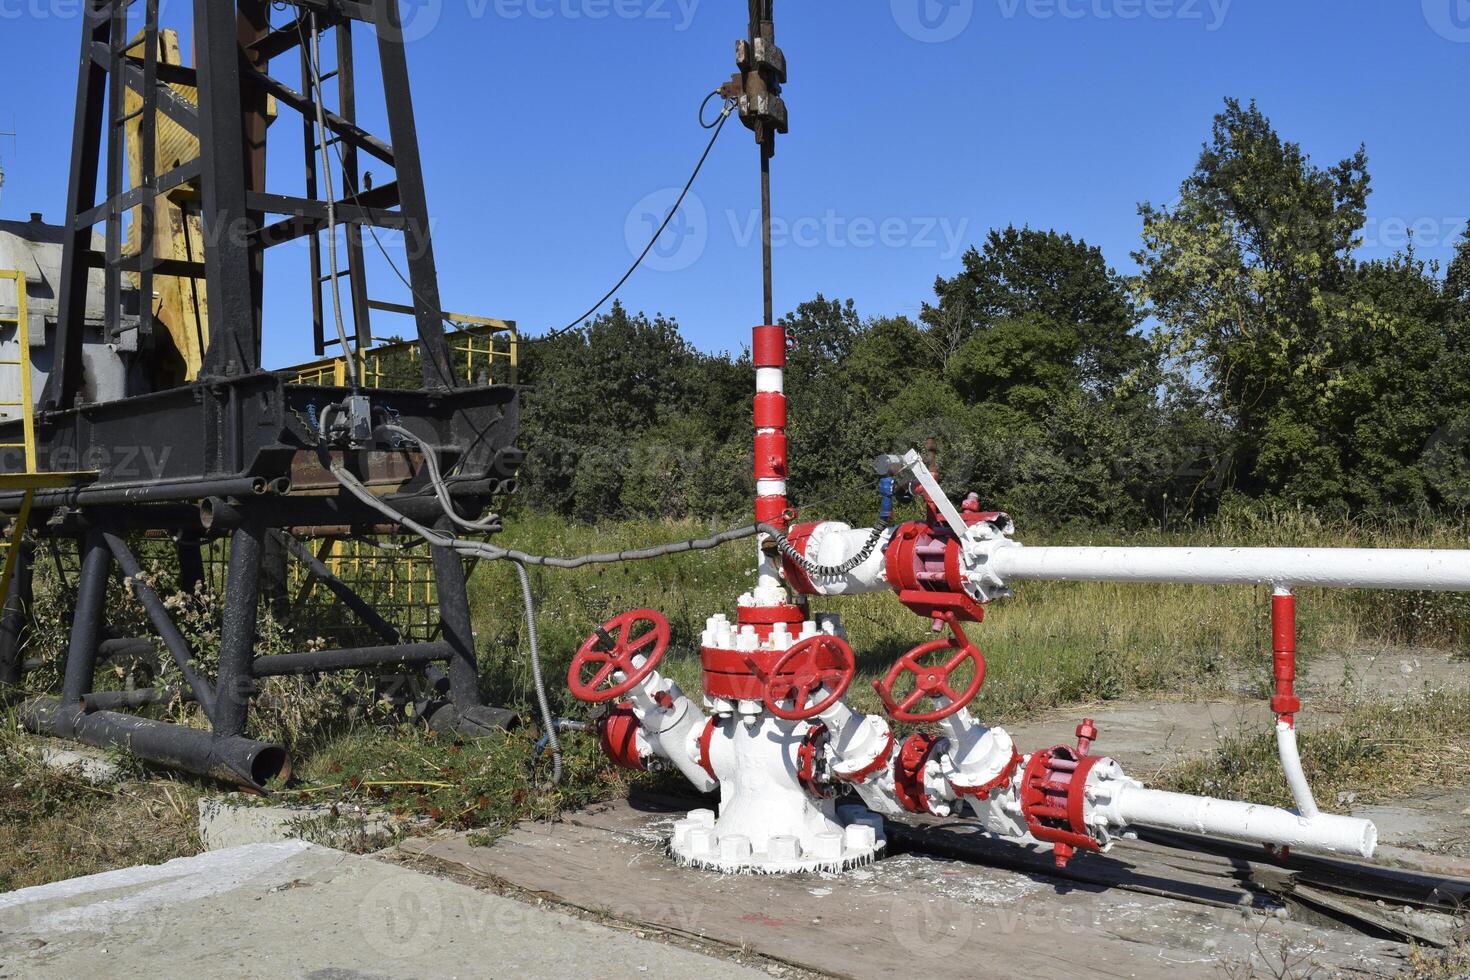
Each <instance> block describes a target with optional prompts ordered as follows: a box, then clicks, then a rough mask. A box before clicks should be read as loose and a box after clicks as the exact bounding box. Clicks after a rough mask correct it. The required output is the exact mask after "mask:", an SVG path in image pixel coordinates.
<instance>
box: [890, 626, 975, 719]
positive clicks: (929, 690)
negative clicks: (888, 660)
mask: <svg viewBox="0 0 1470 980" xmlns="http://www.w3.org/2000/svg"><path fill="white" fill-rule="evenodd" d="M949 625H950V629H952V630H954V634H955V635H954V637H953V638H952V639H948V640H934V641H932V642H930V643H925V644H923V645H922V646H917V647H914V648H913V649H912V650H910V651H909V652H908V653H906V654H904V655H903V656H902V657H899V658H898V660H897V662H896V663H894V665H893V666H892V667H891V668H890V669H889V671H888V673H887V675H885V676H884V677H883V679H882V680H876V681H874V682H873V687H874V688H876V689H877V691H878V697H880V698H882V699H883V706H884V707H885V708H887V709H888V713H889V715H891V716H892V717H893V719H894V720H895V721H909V722H918V723H923V722H930V721H939V720H940V719H941V718H948V717H949V716H950V715H952V714H954V713H955V712H957V711H959V710H960V709H961V708H963V707H964V706H965V705H967V704H969V703H970V701H972V700H973V699H974V697H975V695H976V694H979V693H980V686H981V685H982V684H984V683H985V655H984V654H982V653H981V652H980V648H979V647H977V646H975V644H973V643H971V642H970V641H969V640H968V639H966V638H965V634H964V633H963V632H961V631H960V628H959V625H958V624H956V623H955V622H954V621H953V620H951V621H950V624H949ZM940 653H942V654H944V662H943V663H941V664H938V665H932V666H928V665H925V663H924V659H925V658H926V657H932V656H934V655H936V654H940ZM966 661H972V662H973V663H974V665H975V676H974V677H973V678H971V680H970V683H969V684H968V685H966V687H965V689H964V690H963V691H956V690H955V689H954V687H953V686H951V684H950V682H949V678H950V676H951V675H952V674H953V673H954V672H955V671H956V670H958V669H959V668H960V667H962V666H964V664H965V662H966ZM904 674H913V675H914V688H913V690H912V691H910V692H909V693H908V694H906V695H904V696H903V699H902V700H900V699H898V698H896V697H894V694H893V689H894V686H895V685H896V684H897V683H898V681H899V679H900V678H901V677H902V676H903V675H904ZM941 697H942V698H946V699H948V701H949V703H948V704H946V705H944V706H942V707H939V708H936V709H935V710H933V711H928V712H918V711H915V710H914V708H915V707H916V706H917V705H918V704H919V702H921V701H923V700H924V699H925V698H941Z"/></svg>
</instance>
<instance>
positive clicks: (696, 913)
mask: <svg viewBox="0 0 1470 980" xmlns="http://www.w3.org/2000/svg"><path fill="white" fill-rule="evenodd" d="M682 812H683V810H682V808H681V807H680V806H678V805H672V804H670V805H665V803H664V802H661V801H658V800H650V799H641V798H640V799H638V800H636V801H634V802H631V803H630V802H616V803H611V804H605V805H601V806H598V807H593V808H589V809H588V810H584V811H578V812H576V813H572V814H568V815H566V819H565V820H564V821H562V822H559V823H554V824H540V823H538V824H522V825H520V826H518V827H516V828H515V829H514V830H512V831H511V832H510V833H508V834H505V835H504V836H502V837H500V838H498V839H497V840H496V841H495V843H494V845H493V846H490V847H477V846H475V845H473V844H471V843H470V841H469V839H468V837H467V836H466V835H463V834H460V835H453V836H446V837H437V838H413V839H410V840H408V841H405V842H404V843H403V844H401V845H399V850H400V851H402V852H403V853H405V854H407V855H411V856H413V857H415V858H416V859H417V860H419V861H422V862H425V863H426V864H429V865H437V866H440V867H443V868H446V869H449V870H452V871H453V872H454V873H455V874H457V875H466V876H470V877H471V878H473V877H475V876H480V877H482V879H483V880H486V881H493V882H495V883H497V884H499V885H508V886H510V887H513V888H517V889H520V890H522V891H523V892H524V893H527V894H534V895H541V896H550V897H552V898H554V899H555V900H557V901H559V902H562V903H564V904H566V905H569V906H573V907H576V908H580V909H586V910H589V911H595V912H597V913H598V914H600V915H605V916H615V917H617V918H618V919H620V920H621V921H623V922H625V923H627V924H628V925H630V926H632V927H639V926H645V927H649V928H657V929H659V930H661V931H664V932H667V933H669V934H672V935H681V936H686V937H689V938H692V939H697V940H699V941H702V942H709V943H719V944H721V945H723V946H725V947H727V948H731V949H747V950H753V951H756V952H758V953H761V954H763V955H765V956H767V957H769V958H770V959H773V960H779V961H781V962H783V963H786V964H789V965H791V966H793V967H796V968H799V969H805V970H810V971H813V972H818V973H827V974H835V975H838V976H844V977H853V978H860V980H861V978H869V977H872V978H889V977H918V976H987V977H988V976H1008V977H1009V976H1016V977H1034V978H1037V980H1053V978H1055V980H1062V978H1070V977H1079V976H1087V977H1096V978H1104V977H1116V978H1132V980H1179V978H1181V977H1195V976H1200V977H1206V976H1220V975H1231V976H1247V975H1250V976H1263V975H1283V974H1282V973H1281V972H1280V970H1279V969H1277V967H1279V966H1280V963H1273V960H1272V959H1271V957H1274V956H1276V955H1277V954H1276V951H1278V950H1284V951H1285V955H1286V956H1287V958H1288V959H1289V960H1290V961H1291V962H1293V963H1294V964H1299V965H1300V971H1299V972H1296V971H1294V970H1293V971H1288V972H1293V975H1303V976H1304V975H1307V974H1309V973H1315V974H1318V975H1322V976H1365V977H1367V976H1372V977H1377V976H1386V975H1390V974H1393V973H1396V972H1397V971H1398V970H1399V969H1401V968H1402V967H1403V965H1404V954H1405V947H1403V946H1401V945H1398V944H1395V943H1390V942H1386V941H1381V940H1376V939H1370V938H1367V937H1365V936H1361V935H1357V934H1353V933H1347V932H1342V931H1338V930H1334V929H1322V928H1318V927H1315V926H1312V925H1310V924H1308V923H1304V922H1298V921H1294V920H1291V919H1289V918H1282V917H1281V916H1282V915H1283V914H1284V912H1283V911H1282V910H1281V909H1280V908H1279V907H1266V908H1262V907H1261V906H1260V905H1259V904H1253V903H1252V902H1251V901H1250V899H1249V897H1248V896H1245V895H1243V894H1242V893H1241V890H1240V889H1239V888H1237V887H1236V883H1235V882H1234V881H1233V880H1230V879H1228V878H1225V877H1220V878H1217V879H1216V880H1214V881H1213V882H1211V881H1206V880H1204V877H1203V875H1202V874H1194V875H1192V876H1191V874H1190V873H1189V872H1187V871H1182V870H1180V869H1167V870H1166V871H1165V872H1163V873H1164V874H1165V875H1166V876H1167V877H1170V878H1174V877H1192V878H1193V879H1194V880H1195V882H1196V884H1197V885H1199V886H1201V889H1210V893H1209V894H1204V893H1203V892H1202V894H1201V898H1203V899H1208V901H1209V902H1210V904H1204V903H1203V902H1202V901H1179V900H1174V899H1170V898H1166V897H1164V896H1162V895H1158V894H1148V893H1146V891H1145V890H1140V887H1141V888H1146V887H1147V882H1145V881H1143V880H1142V877H1143V872H1141V871H1133V870H1128V869H1125V871H1126V873H1127V874H1129V875H1131V876H1132V877H1133V879H1134V880H1133V884H1134V885H1135V886H1139V887H1135V888H1134V889H1132V890H1124V889H1121V888H1108V887H1103V886H1100V885H1097V884H1089V883H1086V882H1079V881H1074V880H1064V879H1060V878H1056V877H1053V876H1051V875H1048V874H1043V873H1034V872H1032V873H1027V872H1016V871H1010V870H1005V869H1002V868H999V867H993V866H986V865H983V864H975V863H969V862H960V861H950V860H942V859H935V858H929V857H924V856H921V855H917V854H901V855H897V856H894V857H889V858H885V859H884V860H881V861H878V862H877V863H875V864H873V865H871V866H868V867H865V868H861V869H858V870H856V871H850V872H846V873H843V874H812V875H721V874H718V873H714V872H708V871H698V870H693V869H690V868H681V867H678V866H677V865H676V864H675V862H674V861H673V860H672V859H671V858H670V857H669V856H668V854H667V853H666V852H665V848H664V845H663V838H664V836H665V835H666V834H667V832H668V830H669V828H670V827H671V825H672V823H673V820H674V819H675V818H677V817H678V816H680V815H682ZM1090 857H1092V856H1090V855H1089V858H1090ZM1149 874H1153V872H1149ZM1161 880H1162V879H1161ZM1262 950H1266V951H1267V952H1266V953H1263V952H1262Z"/></svg>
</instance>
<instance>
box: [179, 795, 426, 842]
mask: <svg viewBox="0 0 1470 980" xmlns="http://www.w3.org/2000/svg"><path fill="white" fill-rule="evenodd" d="M410 823H411V821H407V820H400V819H395V818H394V817H392V816H390V815H389V814H386V813H382V812H378V811H373V810H368V809H361V808H357V807H352V806H350V805H346V804H338V805H325V804H301V803H295V804H288V805H270V806H267V805H263V804H261V803H260V802H259V800H258V799H247V798H246V797H245V796H243V795H241V794H235V795H233V796H224V797H220V796H209V797H204V798H203V799H201V800H200V801H199V838H200V840H201V841H202V842H203V844H204V849H205V850H206V851H218V850H222V849H224V848H227V847H242V846H244V845H246V844H273V843H276V842H278V841H284V840H307V841H311V842H312V843H313V844H320V845H322V846H323V847H335V848H341V849H344V850H351V851H356V852H362V851H369V850H377V849H379V848H381V847H385V846H387V845H388V844H390V843H392V841H393V838H394V837H395V836H396V834H397V832H398V831H399V830H400V829H402V828H404V827H407V826H408V825H409V824H410Z"/></svg>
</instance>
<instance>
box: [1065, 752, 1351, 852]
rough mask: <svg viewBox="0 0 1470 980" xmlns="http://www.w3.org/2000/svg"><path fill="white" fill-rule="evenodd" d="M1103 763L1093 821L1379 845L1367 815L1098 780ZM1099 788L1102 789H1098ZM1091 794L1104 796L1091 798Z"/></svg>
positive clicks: (1303, 844) (1283, 842) (1307, 842)
mask: <svg viewBox="0 0 1470 980" xmlns="http://www.w3.org/2000/svg"><path fill="white" fill-rule="evenodd" d="M1103 768H1104V767H1103V765H1102V764H1099V765H1098V766H1097V767H1096V768H1094V770H1093V773H1092V776H1091V777H1090V778H1089V780H1088V790H1087V793H1088V798H1089V801H1090V802H1091V803H1092V805H1091V806H1090V807H1089V811H1088V821H1089V823H1092V824H1093V825H1094V826H1096V825H1097V823H1098V822H1099V820H1101V821H1104V822H1105V823H1106V824H1107V825H1110V826H1112V827H1115V828H1123V827H1129V826H1142V827H1157V828H1159V829H1162V830H1177V831H1182V832H1184V833H1190V834H1203V835H1205V836H1209V837H1228V838H1230V839H1232V840H1240V841H1248V842H1250V843H1255V844H1273V845H1276V846H1281V847H1292V848H1296V849H1299V850H1304V851H1325V852H1327V853H1329V854H1351V855H1354V856H1357V857H1364V858H1368V857H1372V856H1373V851H1374V850H1375V849H1376V848H1377V846H1378V828H1376V827H1375V826H1373V823H1372V822H1371V821H1368V820H1359V819H1357V818H1355V817H1340V816H1337V815H1335V814H1330V813H1318V814H1317V815H1316V816H1315V817H1313V818H1312V819H1310V820H1309V819H1307V818H1305V817H1303V816H1299V815H1298V814H1295V813H1292V812H1291V811H1290V810H1282V809H1280V808H1278V807H1274V806H1263V805H1262V804H1259V803H1241V802H1238V801H1236V800H1217V799H1213V798H1211V797H1207V796H1188V795H1185V794H1184V793H1169V792H1166V791H1164V790H1157V789H1145V788H1143V787H1142V786H1140V785H1138V784H1137V783H1135V782H1134V781H1133V780H1129V779H1126V777H1124V778H1123V779H1107V778H1105V779H1103V780H1100V781H1099V780H1097V778H1096V777H1097V776H1098V775H1100V774H1101V773H1100V770H1103ZM1099 789H1100V790H1101V791H1102V792H1101V793H1100V794H1099V793H1096V791H1097V790H1099ZM1094 795H1100V796H1102V797H1104V798H1103V799H1098V800H1096V801H1093V797H1094Z"/></svg>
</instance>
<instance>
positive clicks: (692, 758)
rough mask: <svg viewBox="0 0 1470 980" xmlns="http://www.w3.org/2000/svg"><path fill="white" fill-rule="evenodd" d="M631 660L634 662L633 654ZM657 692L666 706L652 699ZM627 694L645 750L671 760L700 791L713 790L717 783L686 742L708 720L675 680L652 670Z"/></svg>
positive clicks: (693, 737)
mask: <svg viewBox="0 0 1470 980" xmlns="http://www.w3.org/2000/svg"><path fill="white" fill-rule="evenodd" d="M634 662H635V663H637V659H636V658H635V660H634ZM661 692H662V693H664V694H666V695H668V697H669V698H670V705H669V707H668V708H664V707H663V706H661V705H660V704H659V703H658V701H657V700H655V699H656V697H657V696H658V694H659V693H661ZM628 697H629V699H630V700H631V701H632V702H633V716H634V717H635V718H637V719H638V733H639V735H641V736H642V741H643V742H646V743H647V747H648V750H649V751H650V752H652V753H653V754H654V755H656V756H658V757H659V758H662V759H667V760H668V761H670V762H672V763H673V764H674V765H675V766H676V767H677V768H678V770H679V772H681V773H683V774H684V778H685V779H687V780H689V781H690V782H691V783H693V784H694V785H695V787H696V788H698V789H699V791H700V792H701V793H708V792H710V791H711V790H713V789H714V788H715V786H716V785H718V784H717V783H716V782H715V781H714V780H713V779H711V778H710V774H709V773H707V772H705V771H704V767H703V766H701V765H700V764H699V757H698V756H697V755H694V754H692V753H691V752H690V746H691V745H694V744H696V743H695V739H696V738H697V736H698V733H699V732H700V731H701V730H703V728H704V725H705V722H706V721H707V720H708V719H707V718H706V717H705V714H704V712H702V711H700V710H699V708H697V707H695V705H694V702H693V701H691V700H689V696H688V695H686V694H685V693H684V692H683V690H681V689H680V687H679V685H678V684H675V683H674V682H673V681H671V680H668V679H666V678H665V677H663V676H662V675H661V674H659V672H658V671H656V670H655V671H653V672H652V673H650V674H649V675H648V676H647V677H645V678H644V679H643V682H642V683H641V684H639V685H638V686H637V687H635V688H633V690H632V691H630V692H629V693H628Z"/></svg>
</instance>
